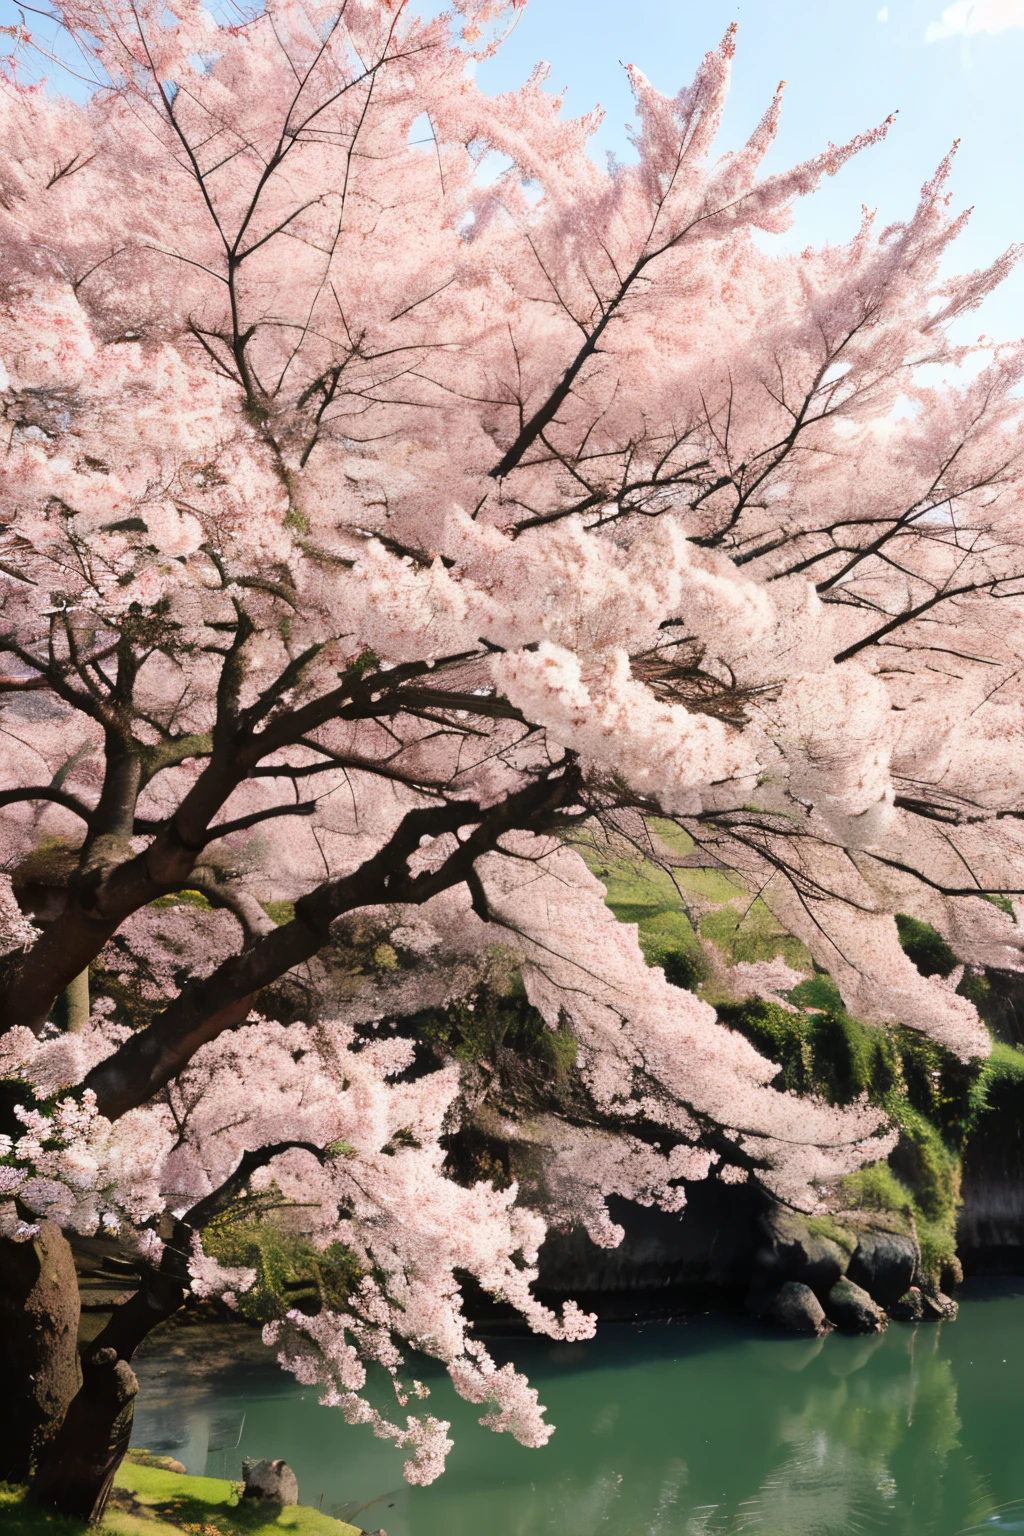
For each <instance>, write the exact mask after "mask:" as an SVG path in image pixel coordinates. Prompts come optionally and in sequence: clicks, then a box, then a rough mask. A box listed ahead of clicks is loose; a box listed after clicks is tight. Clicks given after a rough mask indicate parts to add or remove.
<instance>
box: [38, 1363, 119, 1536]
mask: <svg viewBox="0 0 1024 1536" xmlns="http://www.w3.org/2000/svg"><path fill="white" fill-rule="evenodd" d="M82 1376H83V1380H82V1386H81V1389H80V1390H79V1392H78V1395H77V1396H76V1398H75V1400H74V1402H73V1403H72V1404H71V1406H70V1407H69V1409H68V1411H67V1414H66V1415H65V1418H64V1422H63V1424H62V1425H61V1427H60V1430H59V1431H58V1433H57V1434H56V1435H55V1436H54V1438H53V1440H51V1441H50V1443H49V1445H48V1446H47V1447H46V1449H45V1451H44V1453H43V1455H42V1457H41V1458H40V1462H39V1465H38V1467H37V1470H36V1475H35V1476H34V1477H33V1479H32V1497H33V1499H34V1500H35V1502H36V1503H37V1504H42V1505H43V1506H44V1507H45V1508H47V1509H55V1510H58V1511H59V1512H60V1513H61V1514H63V1515H74V1516H76V1517H77V1518H78V1519H79V1520H89V1521H91V1522H94V1523H98V1522H99V1521H100V1520H101V1519H102V1517H103V1512H104V1510H105V1509H106V1507H107V1500H108V1499H109V1497H110V1489H111V1486H112V1484H113V1481H114V1473H115V1472H116V1471H117V1469H118V1467H119V1466H120V1465H121V1462H122V1460H123V1458H124V1453H125V1451H127V1449H128V1446H129V1444H130V1443H131V1433H132V1420H133V1417H134V1413H135V1399H136V1397H137V1396H138V1391H139V1383H138V1381H137V1379H136V1376H135V1372H134V1371H133V1370H132V1368H131V1366H130V1365H129V1364H128V1362H127V1360H119V1359H118V1357H117V1350H116V1349H96V1348H93V1349H91V1350H90V1351H89V1353H88V1355H87V1356H86V1358H85V1360H84V1361H83V1364H82Z"/></svg>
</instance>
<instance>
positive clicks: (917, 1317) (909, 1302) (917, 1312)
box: [889, 1285, 924, 1323]
mask: <svg viewBox="0 0 1024 1536" xmlns="http://www.w3.org/2000/svg"><path fill="white" fill-rule="evenodd" d="M889 1316H890V1317H892V1318H895V1320H896V1321H897V1322H898V1323H919V1322H920V1321H921V1318H922V1317H923V1316H924V1297H923V1296H922V1295H921V1292H920V1291H919V1290H918V1288H917V1286H916V1285H912V1286H911V1287H910V1289H909V1290H908V1291H905V1292H904V1294H903V1295H902V1296H901V1297H900V1298H899V1300H898V1301H894V1302H892V1304H891V1305H890V1307H889Z"/></svg>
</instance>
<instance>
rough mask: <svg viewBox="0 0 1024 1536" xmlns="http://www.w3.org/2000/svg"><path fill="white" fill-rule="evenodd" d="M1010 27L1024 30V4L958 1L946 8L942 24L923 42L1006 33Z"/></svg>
mask: <svg viewBox="0 0 1024 1536" xmlns="http://www.w3.org/2000/svg"><path fill="white" fill-rule="evenodd" d="M1007 27H1024V0H956V3H955V4H954V5H947V7H946V9H945V10H944V11H943V13H942V17H941V19H940V20H939V21H933V22H931V24H930V25H929V26H928V28H927V29H926V31H925V34H924V40H925V42H926V43H937V42H941V40H942V39H943V38H944V37H957V36H959V35H963V36H965V37H973V36H975V34H976V33H978V32H1005V31H1006V29H1007Z"/></svg>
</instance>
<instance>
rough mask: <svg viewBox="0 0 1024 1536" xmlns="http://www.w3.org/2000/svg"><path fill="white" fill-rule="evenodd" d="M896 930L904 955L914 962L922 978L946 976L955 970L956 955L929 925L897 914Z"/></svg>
mask: <svg viewBox="0 0 1024 1536" xmlns="http://www.w3.org/2000/svg"><path fill="white" fill-rule="evenodd" d="M896 929H897V932H898V933H899V936H900V944H901V945H902V947H903V952H904V954H905V955H907V956H908V957H909V958H910V959H911V960H912V961H913V962H914V964H915V965H916V966H917V968H918V970H919V971H920V972H921V975H922V976H948V975H949V973H950V971H952V970H954V969H955V967H956V964H957V958H956V955H955V954H954V953H953V951H952V950H951V949H950V947H949V945H948V944H947V943H946V941H945V939H944V938H943V937H942V936H941V934H938V933H936V931H935V929H934V928H933V927H932V926H931V924H930V923H922V922H921V921H920V919H918V918H916V917H907V915H906V913H904V912H897V914H896Z"/></svg>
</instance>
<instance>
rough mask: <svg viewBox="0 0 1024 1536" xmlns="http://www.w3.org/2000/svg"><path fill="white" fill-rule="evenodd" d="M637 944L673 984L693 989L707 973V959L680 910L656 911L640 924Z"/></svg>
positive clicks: (652, 963) (646, 958) (645, 956)
mask: <svg viewBox="0 0 1024 1536" xmlns="http://www.w3.org/2000/svg"><path fill="white" fill-rule="evenodd" d="M638 937H639V941H640V948H641V950H642V951H643V956H644V959H645V960H646V961H647V964H648V965H660V966H661V969H662V970H663V971H664V972H665V979H666V980H667V981H670V982H671V983H672V985H673V986H674V987H686V988H688V990H689V991H691V992H692V991H694V990H695V989H696V988H697V987H698V986H699V985H700V983H701V982H702V981H703V980H704V979H705V977H706V976H707V970H708V967H707V962H706V961H705V959H704V956H703V953H702V952H701V947H700V941H699V939H698V938H697V935H696V934H695V933H694V931H693V927H692V925H691V923H690V920H689V918H688V917H687V916H686V914H685V913H683V912H657V913H655V915H654V916H653V917H649V918H647V919H645V920H644V922H642V923H641V924H640V931H639V935H638Z"/></svg>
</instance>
